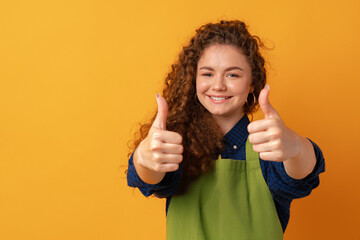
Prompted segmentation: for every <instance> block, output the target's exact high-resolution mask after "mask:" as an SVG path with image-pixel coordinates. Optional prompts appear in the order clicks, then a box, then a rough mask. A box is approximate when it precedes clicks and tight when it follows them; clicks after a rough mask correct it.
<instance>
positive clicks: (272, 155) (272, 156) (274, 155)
mask: <svg viewBox="0 0 360 240" xmlns="http://www.w3.org/2000/svg"><path fill="white" fill-rule="evenodd" d="M259 157H260V158H261V159H262V160H265V161H276V162H279V161H284V159H283V154H282V153H281V152H278V151H273V152H261V153H259Z"/></svg>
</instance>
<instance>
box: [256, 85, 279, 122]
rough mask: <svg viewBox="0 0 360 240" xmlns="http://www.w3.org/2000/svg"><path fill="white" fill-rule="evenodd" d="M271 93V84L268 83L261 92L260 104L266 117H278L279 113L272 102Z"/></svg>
mask: <svg viewBox="0 0 360 240" xmlns="http://www.w3.org/2000/svg"><path fill="white" fill-rule="evenodd" d="M269 94H270V86H269V85H266V86H265V87H264V88H263V89H262V90H261V92H260V95H259V105H260V108H261V110H262V111H263V113H264V115H265V118H274V117H277V116H278V114H277V112H276V110H275V109H274V108H273V107H272V106H271V104H270V101H269Z"/></svg>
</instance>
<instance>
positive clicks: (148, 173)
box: [133, 149, 166, 184]
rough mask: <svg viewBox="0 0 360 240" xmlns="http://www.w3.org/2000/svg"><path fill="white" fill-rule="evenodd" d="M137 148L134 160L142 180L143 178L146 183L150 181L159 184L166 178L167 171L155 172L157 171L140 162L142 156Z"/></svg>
mask: <svg viewBox="0 0 360 240" xmlns="http://www.w3.org/2000/svg"><path fill="white" fill-rule="evenodd" d="M137 150H138V149H136V150H135V153H134V157H133V160H134V166H135V170H136V172H137V174H138V175H139V177H140V178H141V180H143V181H144V182H145V183H148V184H158V183H159V182H161V180H162V179H163V178H164V176H165V174H166V173H164V172H155V171H152V170H151V169H149V168H147V167H145V166H143V165H141V164H139V160H140V158H141V156H140V154H139V153H138V151H137Z"/></svg>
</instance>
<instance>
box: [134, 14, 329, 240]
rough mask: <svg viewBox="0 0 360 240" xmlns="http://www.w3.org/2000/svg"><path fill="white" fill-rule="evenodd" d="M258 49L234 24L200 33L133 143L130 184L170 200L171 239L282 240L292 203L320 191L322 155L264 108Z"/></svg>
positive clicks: (243, 29) (264, 89) (183, 53)
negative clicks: (255, 115) (259, 115)
mask: <svg viewBox="0 0 360 240" xmlns="http://www.w3.org/2000/svg"><path fill="white" fill-rule="evenodd" d="M259 46H262V43H261V41H260V40H259V38H258V37H257V36H252V35H250V33H249V32H248V30H247V28H246V25H245V24H244V23H243V22H241V21H220V22H218V23H215V24H213V23H209V24H206V25H204V26H202V27H200V28H199V29H198V30H197V31H196V34H195V36H194V37H193V38H192V39H191V40H190V42H189V44H188V45H187V46H185V47H183V50H182V51H181V53H180V54H179V59H178V60H177V62H176V63H175V64H173V65H172V70H171V72H170V73H169V74H168V75H167V77H166V79H165V87H164V90H163V94H162V96H160V95H159V94H157V96H156V99H157V104H158V112H157V114H156V115H155V116H154V117H153V119H152V121H151V122H150V123H148V124H144V125H142V127H141V129H140V134H139V135H138V136H139V138H137V139H135V140H134V143H135V144H134V146H135V147H134V149H135V151H134V152H133V154H132V155H131V157H130V160H129V165H128V171H127V177H128V184H129V186H131V187H138V188H139V189H140V191H141V192H142V193H143V194H144V195H145V196H150V195H151V194H154V195H155V196H157V197H159V198H165V197H166V198H167V202H166V212H167V238H168V239H187V240H189V239H207V240H208V239H262V240H264V239H282V237H283V232H284V231H285V228H286V226H287V223H288V221H289V208H290V203H291V201H292V200H293V199H295V198H300V197H304V196H307V195H309V194H310V192H311V191H312V189H314V188H315V187H317V186H318V185H319V177H318V175H319V174H320V173H321V172H323V171H324V170H325V164H324V158H323V156H322V153H321V150H320V149H319V148H318V146H317V145H316V144H315V143H313V142H311V141H310V140H309V139H306V138H304V137H302V136H300V135H298V134H297V133H295V132H294V131H292V130H291V129H289V128H288V127H286V125H285V124H284V122H283V121H282V120H281V118H280V115H279V114H278V113H277V112H276V110H275V109H274V108H273V107H272V106H271V104H270V102H269V98H268V97H269V90H270V88H269V86H268V85H266V70H265V67H264V59H263V57H262V56H261V54H260V53H259ZM259 106H260V108H261V110H262V111H263V112H264V115H265V119H262V120H258V121H254V122H252V123H250V121H249V118H248V115H251V114H252V113H253V112H254V111H256V110H257V108H258V107H259Z"/></svg>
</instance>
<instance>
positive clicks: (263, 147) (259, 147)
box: [253, 142, 275, 153]
mask: <svg viewBox="0 0 360 240" xmlns="http://www.w3.org/2000/svg"><path fill="white" fill-rule="evenodd" d="M253 149H254V151H255V152H258V153H262V152H270V151H274V150H275V143H274V142H265V143H260V144H253Z"/></svg>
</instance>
